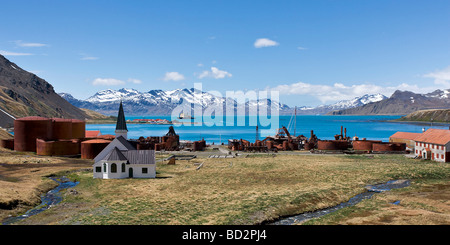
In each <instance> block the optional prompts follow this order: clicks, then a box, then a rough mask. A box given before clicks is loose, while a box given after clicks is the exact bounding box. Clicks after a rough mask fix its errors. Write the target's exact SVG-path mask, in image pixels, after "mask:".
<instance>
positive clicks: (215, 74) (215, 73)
mask: <svg viewBox="0 0 450 245" xmlns="http://www.w3.org/2000/svg"><path fill="white" fill-rule="evenodd" d="M231 76H232V74H231V73H229V72H227V71H221V70H219V69H218V68H217V67H211V71H203V72H202V73H200V75H199V76H198V78H200V79H202V78H205V77H211V78H214V79H222V78H225V77H231Z"/></svg>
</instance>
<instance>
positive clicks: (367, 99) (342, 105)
mask: <svg viewBox="0 0 450 245" xmlns="http://www.w3.org/2000/svg"><path fill="white" fill-rule="evenodd" d="M384 99H387V97H386V96H384V95H382V94H365V95H363V96H360V97H356V98H354V99H351V100H341V101H339V102H337V103H334V104H331V105H321V106H319V107H327V108H330V109H332V110H342V109H348V108H353V107H358V106H362V105H365V104H369V103H372V102H378V101H380V100H384Z"/></svg>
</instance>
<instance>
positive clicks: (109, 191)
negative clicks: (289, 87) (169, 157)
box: [0, 154, 450, 225]
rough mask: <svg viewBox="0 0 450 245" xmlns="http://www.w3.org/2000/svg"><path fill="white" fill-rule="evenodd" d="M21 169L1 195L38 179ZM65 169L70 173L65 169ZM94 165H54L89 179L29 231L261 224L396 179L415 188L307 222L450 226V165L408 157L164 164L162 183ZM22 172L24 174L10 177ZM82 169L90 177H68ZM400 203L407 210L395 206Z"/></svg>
mask: <svg viewBox="0 0 450 245" xmlns="http://www.w3.org/2000/svg"><path fill="white" fill-rule="evenodd" d="M158 157H160V158H163V157H165V156H164V155H163V156H158ZM0 159H2V157H0ZM66 160H67V159H66ZM76 161H79V162H76ZM0 162H5V161H3V160H2V161H0ZM200 163H203V165H202V167H201V168H200V169H198V170H197V167H198V165H199V164H200ZM21 164H23V163H20V162H19V163H3V164H2V165H0V166H1V167H3V169H0V170H1V172H0V175H2V176H4V177H2V178H0V188H1V190H4V187H5V186H8V185H9V186H8V188H12V189H14V184H15V185H17V186H18V185H20V184H21V183H22V182H23V181H25V179H26V178H25V177H24V176H25V175H26V173H28V174H31V173H32V172H31V171H33V169H28V168H29V166H27V168H21ZM64 164H66V165H67V169H64V168H61V165H64ZM90 164H92V162H91V163H89V162H87V163H86V162H82V161H81V160H79V159H73V162H71V163H70V161H69V162H67V161H66V162H65V163H62V162H60V163H53V165H54V166H55V169H54V173H58V174H63V175H67V176H69V177H70V178H75V179H77V180H79V181H80V184H79V185H78V186H76V187H75V188H74V189H75V190H76V192H70V191H68V192H66V193H65V195H64V196H65V198H64V201H63V202H62V203H61V204H59V205H57V206H55V207H53V208H51V209H49V210H47V211H45V212H43V213H41V214H38V215H35V216H32V217H30V218H27V219H25V220H23V221H21V222H19V224H107V225H109V224H162V225H166V224H167V225H172V224H202V225H207V224H219V225H222V224H259V223H261V222H263V221H265V220H270V219H276V218H277V217H279V216H283V215H289V214H296V213H302V212H305V211H313V210H316V209H321V208H325V207H329V206H334V205H336V204H338V203H340V202H344V201H347V200H348V199H349V198H351V197H352V196H354V195H356V194H358V193H361V192H363V191H364V190H365V189H364V186H365V185H367V184H375V183H381V182H385V181H388V180H392V179H411V180H412V185H411V186H410V187H407V188H404V189H399V190H393V191H390V192H388V193H381V194H377V195H375V196H374V198H372V199H370V200H365V201H363V202H361V203H359V204H358V205H356V206H355V207H352V208H347V209H343V210H340V211H338V212H336V213H334V214H331V215H328V216H325V217H323V218H320V219H317V220H313V221H308V222H307V223H306V224H450V209H449V206H450V205H449V204H450V200H449V199H450V198H449V196H450V195H449V193H450V190H449V187H450V164H444V163H436V162H431V161H423V160H414V159H408V158H406V157H404V156H403V155H374V156H366V155H313V154H302V155H281V154H279V155H276V156H272V155H264V154H259V155H255V156H254V157H247V158H233V159H230V158H214V159H210V158H197V159H194V160H190V161H187V160H183V161H177V162H176V165H166V164H164V163H162V162H161V163H158V164H157V178H156V179H121V180H102V179H93V178H92V172H91V171H83V169H85V168H86V167H90ZM51 165H52V163H48V165H45V166H41V167H40V168H43V169H45V171H44V170H40V171H42V174H37V173H38V172H34V174H36V178H39V180H40V182H41V184H37V182H36V183H35V184H34V186H36V187H37V186H41V187H40V188H41V189H42V183H47V182H48V180H47V179H46V178H43V176H45V175H46V174H48V173H49V172H51V171H50V169H51V168H52V167H51ZM12 168H15V169H16V172H15V174H12V175H9V174H8V171H4V170H5V169H9V170H10V169H12ZM18 169H22V171H20V170H18ZM74 169H81V171H75V172H73V171H70V172H66V171H67V170H74ZM19 172H23V174H22V175H20V174H18V173H19ZM11 173H12V172H11ZM20 176H23V177H20ZM8 178H16V179H8ZM35 181H37V180H35ZM38 182H39V181H38ZM17 191H18V192H21V190H17ZM28 195H31V196H32V195H33V193H28ZM17 196H19V194H17ZM22 196H23V197H24V196H27V195H25V194H24V195H22ZM0 197H1V196H0ZM397 200H401V202H400V204H399V205H394V204H391V203H392V202H394V201H397ZM2 201H3V202H5V201H6V199H5V197H4V196H3V200H1V198H0V202H2ZM2 212H5V211H4V210H1V209H0V218H2ZM11 212H13V211H8V213H11ZM3 216H5V215H4V214H3Z"/></svg>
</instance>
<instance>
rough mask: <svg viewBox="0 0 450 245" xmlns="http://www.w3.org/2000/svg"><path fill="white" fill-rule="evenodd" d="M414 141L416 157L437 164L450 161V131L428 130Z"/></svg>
mask: <svg viewBox="0 0 450 245" xmlns="http://www.w3.org/2000/svg"><path fill="white" fill-rule="evenodd" d="M414 141H415V155H416V156H418V157H421V158H423V159H431V160H434V161H438V162H449V161H450V130H447V129H433V128H430V129H428V130H427V131H425V132H423V133H422V134H420V135H419V136H418V137H416V138H415V139H414Z"/></svg>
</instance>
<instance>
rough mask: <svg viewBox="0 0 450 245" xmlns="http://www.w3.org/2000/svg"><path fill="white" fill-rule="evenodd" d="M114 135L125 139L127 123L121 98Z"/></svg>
mask: <svg viewBox="0 0 450 245" xmlns="http://www.w3.org/2000/svg"><path fill="white" fill-rule="evenodd" d="M115 132H116V137H119V136H123V137H124V138H125V139H127V133H128V129H127V123H126V121H125V113H123V106H122V100H120V106H119V114H118V115H117V124H116V131H115Z"/></svg>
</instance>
